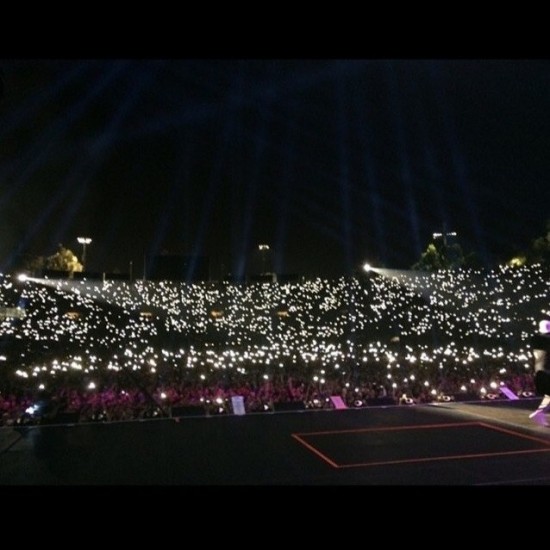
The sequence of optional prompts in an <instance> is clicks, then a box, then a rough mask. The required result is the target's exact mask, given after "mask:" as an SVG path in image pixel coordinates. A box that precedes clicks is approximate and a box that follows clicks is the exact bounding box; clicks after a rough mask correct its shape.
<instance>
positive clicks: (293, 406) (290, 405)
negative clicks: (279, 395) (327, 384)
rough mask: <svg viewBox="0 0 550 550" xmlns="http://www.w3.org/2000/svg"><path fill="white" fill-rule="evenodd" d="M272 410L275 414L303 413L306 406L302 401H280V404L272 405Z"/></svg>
mask: <svg viewBox="0 0 550 550" xmlns="http://www.w3.org/2000/svg"><path fill="white" fill-rule="evenodd" d="M273 410H274V411H275V412H281V411H305V410H306V404H305V403H304V402H303V401H281V402H280V403H273Z"/></svg>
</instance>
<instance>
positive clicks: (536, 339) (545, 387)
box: [529, 320, 550, 426]
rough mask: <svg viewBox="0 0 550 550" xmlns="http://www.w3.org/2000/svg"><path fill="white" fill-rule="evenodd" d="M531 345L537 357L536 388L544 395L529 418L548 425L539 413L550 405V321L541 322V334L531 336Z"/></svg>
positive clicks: (538, 393) (537, 391) (539, 393)
mask: <svg viewBox="0 0 550 550" xmlns="http://www.w3.org/2000/svg"><path fill="white" fill-rule="evenodd" d="M531 346H532V348H533V355H534V358H535V367H534V368H535V379H534V382H535V390H536V393H537V395H542V396H543V397H542V401H541V402H540V405H539V406H538V407H537V409H536V410H535V411H533V412H532V413H531V414H530V415H529V418H534V419H535V420H536V421H539V420H541V419H542V420H543V424H544V425H545V426H547V425H548V424H547V423H546V419H544V417H541V416H539V415H541V414H543V413H544V412H545V410H546V408H547V407H548V406H549V405H550V321H547V320H544V321H541V322H540V323H539V334H537V335H535V336H533V337H532V338H531Z"/></svg>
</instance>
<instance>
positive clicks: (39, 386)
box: [38, 384, 46, 390]
mask: <svg viewBox="0 0 550 550" xmlns="http://www.w3.org/2000/svg"><path fill="white" fill-rule="evenodd" d="M45 387H46V386H44V384H39V385H38V389H39V390H43V389H44V388H45Z"/></svg>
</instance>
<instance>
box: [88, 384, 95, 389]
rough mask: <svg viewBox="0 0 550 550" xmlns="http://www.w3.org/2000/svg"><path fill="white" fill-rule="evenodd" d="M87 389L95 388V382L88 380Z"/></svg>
mask: <svg viewBox="0 0 550 550" xmlns="http://www.w3.org/2000/svg"><path fill="white" fill-rule="evenodd" d="M88 389H89V390H95V383H94V382H90V383H89V384H88Z"/></svg>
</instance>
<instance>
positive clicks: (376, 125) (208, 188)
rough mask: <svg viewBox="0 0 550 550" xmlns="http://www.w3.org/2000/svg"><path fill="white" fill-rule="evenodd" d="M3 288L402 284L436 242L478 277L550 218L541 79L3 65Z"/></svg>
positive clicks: (434, 72) (237, 64)
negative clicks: (204, 270) (181, 265)
mask: <svg viewBox="0 0 550 550" xmlns="http://www.w3.org/2000/svg"><path fill="white" fill-rule="evenodd" d="M0 71H1V72H0V74H1V79H2V80H1V85H0V94H1V98H0V269H1V270H2V271H4V270H8V269H10V268H11V267H12V266H13V265H15V264H16V263H17V262H18V261H20V260H21V258H25V257H29V256H33V255H42V256H48V255H51V254H53V253H55V252H56V250H57V246H58V244H59V243H61V244H63V245H64V246H66V247H68V248H70V249H72V250H73V251H74V252H75V253H77V255H79V256H80V255H81V247H80V245H79V244H78V243H77V240H76V239H77V237H78V236H89V237H91V238H92V239H93V242H92V244H91V245H90V246H89V247H88V249H87V252H86V254H87V260H88V261H87V264H88V265H87V267H88V269H90V270H94V271H107V272H113V271H122V272H126V271H128V269H129V268H128V266H129V263H130V262H133V265H134V273H135V274H136V275H139V274H140V273H139V272H140V266H142V264H143V261H144V258H145V257H149V256H150V255H154V254H159V253H162V252H168V253H173V254H175V253H181V254H189V255H191V254H201V255H206V256H208V257H209V259H210V267H211V276H212V278H217V277H219V275H220V274H221V273H227V272H231V273H233V274H234V275H236V276H240V275H242V274H244V273H252V272H257V271H258V270H259V266H260V256H259V252H258V245H259V244H263V243H266V244H269V246H270V248H271V250H270V257H269V258H268V261H269V263H270V266H269V267H270V268H272V269H274V270H275V271H276V272H278V273H300V274H304V275H310V276H311V275H320V276H339V275H342V274H347V273H349V272H351V271H353V270H354V269H356V268H357V267H358V266H360V265H361V264H362V263H363V262H365V261H370V262H372V263H375V264H378V265H380V266H384V267H388V268H396V269H406V268H409V267H410V266H411V265H412V264H413V263H414V262H416V261H417V260H418V258H419V257H420V254H421V253H422V252H423V251H424V250H425V249H426V247H427V245H428V244H429V242H430V241H431V240H432V233H433V232H435V231H440V232H441V231H442V230H446V231H456V232H457V234H458V242H459V243H460V244H461V245H462V247H463V249H464V250H465V251H466V252H470V251H471V252H475V253H476V254H477V255H478V256H479V258H480V259H481V261H482V263H484V264H487V265H491V264H492V263H494V262H496V261H501V260H503V259H508V258H509V257H510V256H511V255H512V254H513V253H514V252H516V251H519V250H521V249H522V248H525V247H527V246H528V245H529V244H530V242H531V241H532V240H533V239H534V238H536V237H539V236H541V235H543V234H545V223H546V220H547V219H550V210H549V208H548V207H549V205H550V200H549V199H550V191H549V189H550V186H549V185H548V180H549V176H550V63H549V62H547V61H544V60H517V59H513V60H506V59H492V60H475V59H469V60H458V59H453V60H445V59H435V60H429V59H412V60H399V59H387V60H376V59H349V60H346V59H312V60H302V59H284V60H280V59H263V60H262V59H254V60H250V59H249V60H238V59H235V60H233V59H221V60H216V59H166V60H163V59H158V60H157V59H114V58H113V59H99V60H94V59H83V60H80V59H68V60H61V61H57V60H46V59H40V60H32V59H27V58H26V59H15V60H0Z"/></svg>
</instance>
